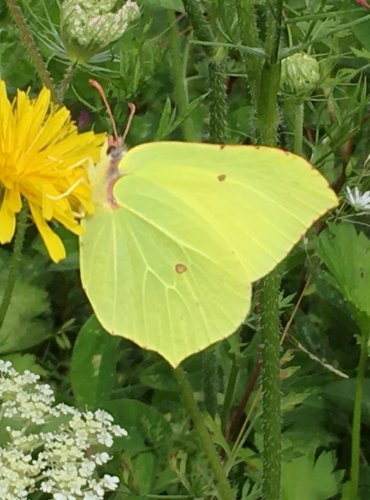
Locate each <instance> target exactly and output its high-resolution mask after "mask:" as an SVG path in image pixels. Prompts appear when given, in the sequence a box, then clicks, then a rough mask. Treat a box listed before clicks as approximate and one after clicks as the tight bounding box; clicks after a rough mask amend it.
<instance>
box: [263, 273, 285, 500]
mask: <svg viewBox="0 0 370 500" xmlns="http://www.w3.org/2000/svg"><path fill="white" fill-rule="evenodd" d="M279 286H280V272H279V270H276V269H275V270H274V271H272V272H271V273H270V274H269V275H268V276H266V278H264V280H263V283H262V291H261V338H262V359H263V365H262V391H263V400H262V422H263V457H262V458H263V481H262V498H264V499H266V500H267V499H268V500H278V499H279V498H280V474H281V412H280V324H279V304H278V297H279Z"/></svg>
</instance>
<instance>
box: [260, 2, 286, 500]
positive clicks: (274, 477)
mask: <svg viewBox="0 0 370 500" xmlns="http://www.w3.org/2000/svg"><path fill="white" fill-rule="evenodd" d="M282 6H283V0H275V1H274V2H271V4H270V7H269V12H268V15H267V38H266V52H267V55H268V59H267V60H266V61H265V63H264V66H263V69H262V75H261V87H260V92H259V99H258V103H257V119H258V127H259V133H260V141H259V142H260V143H261V144H265V145H267V146H275V145H276V143H277V140H276V130H277V125H278V110H277V95H278V91H279V84H280V69H281V68H280V64H279V63H278V57H279V54H278V52H279V46H280V32H281V22H282ZM280 278H281V267H280V266H279V268H277V269H274V270H273V271H272V272H271V273H270V274H269V275H268V276H266V278H264V279H263V281H262V290H261V299H260V300H261V303H260V310H261V339H262V392H263V402H262V422H263V454H262V459H263V479H262V498H263V499H265V500H279V499H280V481H281V409H280V322H279V287H280Z"/></svg>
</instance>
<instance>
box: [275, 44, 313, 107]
mask: <svg viewBox="0 0 370 500" xmlns="http://www.w3.org/2000/svg"><path fill="white" fill-rule="evenodd" d="M319 80H320V66H319V63H318V62H317V61H316V59H315V58H314V57H312V56H309V55H308V54H305V53H304V52H297V53H296V54H293V55H292V56H289V57H287V58H285V59H283V61H282V63H281V81H280V85H281V88H282V90H283V91H284V92H286V93H288V94H290V95H291V96H293V97H296V98H297V99H298V100H302V99H304V98H305V97H308V96H309V95H311V93H312V92H313V90H314V89H315V87H316V85H317V84H318V82H319Z"/></svg>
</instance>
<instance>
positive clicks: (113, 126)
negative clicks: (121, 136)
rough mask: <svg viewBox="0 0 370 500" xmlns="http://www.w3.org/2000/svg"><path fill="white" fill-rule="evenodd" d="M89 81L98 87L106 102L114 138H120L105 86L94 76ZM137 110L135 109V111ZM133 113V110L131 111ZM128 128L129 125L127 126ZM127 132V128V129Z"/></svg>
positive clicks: (95, 87)
mask: <svg viewBox="0 0 370 500" xmlns="http://www.w3.org/2000/svg"><path fill="white" fill-rule="evenodd" d="M89 83H90V85H91V86H92V87H94V89H96V90H97V91H98V92H99V95H100V97H101V100H102V101H103V103H104V106H105V108H106V110H107V113H108V116H109V119H110V121H111V124H112V129H113V135H114V138H115V139H116V140H118V132H117V127H116V122H115V121H114V118H113V113H112V110H111V107H110V106H109V103H108V101H107V97H106V95H105V92H104V89H103V87H102V86H101V85H100V83H99V82H97V81H96V80H93V79H92V78H90V80H89ZM134 112H135V111H134ZM131 114H132V112H131ZM130 118H131V115H130ZM131 120H132V118H131V119H129V123H131ZM126 129H127V127H126ZM125 132H126V130H125Z"/></svg>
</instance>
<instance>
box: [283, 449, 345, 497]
mask: <svg viewBox="0 0 370 500" xmlns="http://www.w3.org/2000/svg"><path fill="white" fill-rule="evenodd" d="M315 455H316V446H311V447H310V446H309V447H308V450H306V453H305V455H302V456H300V457H297V458H295V459H293V460H292V461H289V462H283V464H282V481H281V483H282V495H281V498H282V500H298V499H299V500H323V499H324V498H330V497H332V496H333V495H335V494H336V493H338V491H339V483H340V480H341V476H342V474H341V472H340V471H334V470H335V467H336V463H335V455H334V453H333V452H326V451H324V452H322V453H321V454H320V456H319V457H318V458H317V460H315Z"/></svg>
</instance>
